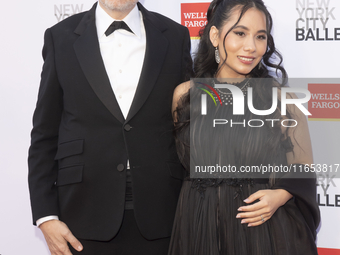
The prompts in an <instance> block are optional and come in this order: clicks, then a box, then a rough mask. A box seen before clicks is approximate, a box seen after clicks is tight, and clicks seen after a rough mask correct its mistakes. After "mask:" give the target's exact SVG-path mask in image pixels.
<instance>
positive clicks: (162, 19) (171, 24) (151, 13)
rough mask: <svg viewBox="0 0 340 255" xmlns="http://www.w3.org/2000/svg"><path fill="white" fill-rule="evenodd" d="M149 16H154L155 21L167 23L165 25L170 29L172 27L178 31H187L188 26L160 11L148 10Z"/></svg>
mask: <svg viewBox="0 0 340 255" xmlns="http://www.w3.org/2000/svg"><path fill="white" fill-rule="evenodd" d="M147 13H148V16H149V17H152V19H153V21H154V22H157V23H160V24H163V25H165V27H167V28H168V29H172V30H175V31H177V32H182V33H183V32H185V31H187V28H186V27H185V26H183V25H181V24H179V23H177V22H176V21H174V20H172V19H170V18H168V17H166V16H164V15H162V14H160V13H158V12H154V11H147Z"/></svg>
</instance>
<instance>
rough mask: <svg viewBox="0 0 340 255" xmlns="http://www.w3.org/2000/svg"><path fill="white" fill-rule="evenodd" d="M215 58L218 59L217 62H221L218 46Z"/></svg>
mask: <svg viewBox="0 0 340 255" xmlns="http://www.w3.org/2000/svg"><path fill="white" fill-rule="evenodd" d="M215 60H216V63H217V64H219V63H220V62H221V58H220V52H219V51H218V48H217V47H215Z"/></svg>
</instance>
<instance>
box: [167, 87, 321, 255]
mask: <svg viewBox="0 0 340 255" xmlns="http://www.w3.org/2000/svg"><path fill="white" fill-rule="evenodd" d="M237 85H238V86H240V85H239V84H237ZM241 86H242V84H241ZM191 90H192V89H191ZM256 93H257V92H256V90H255V92H254V97H256ZM258 93H260V92H258ZM189 101H190V97H189V96H186V97H184V99H183V100H182V102H181V104H180V105H179V108H180V109H181V110H179V111H178V120H179V122H181V123H187V124H184V125H183V126H182V127H181V128H179V129H177V140H178V152H179V156H180V158H181V160H182V163H183V165H184V167H185V168H186V169H187V170H188V171H189V161H190V160H189V158H190V157H189V147H188V144H190V141H189V140H190V139H189V137H190V132H189V125H188V120H189V116H190V113H189V112H190V109H189ZM255 104H257V109H260V107H263V109H268V106H267V105H265V104H264V103H263V100H262V101H260V102H257V103H256V102H255ZM266 107H267V108H266ZM208 108H209V105H208ZM210 109H212V110H214V111H215V110H216V108H214V107H210ZM192 114H193V112H191V115H192ZM222 114H223V116H224V118H225V116H229V118H235V116H232V112H231V111H230V107H229V109H228V107H225V108H223V112H222ZM208 115H209V114H208ZM215 117H216V115H215ZM257 117H258V116H257ZM205 118H206V117H205ZM242 118H244V117H242ZM245 118H248V119H250V118H254V116H253V115H252V114H251V113H250V112H249V110H248V111H247V110H246V115H245ZM258 118H260V117H258ZM236 120H237V117H236ZM190 121H191V123H190V126H191V128H196V126H195V125H201V124H202V122H203V121H204V122H207V119H203V120H202V119H201V118H196V119H195V118H193V117H192V118H191V120H190ZM205 132H206V131H205ZM197 133H199V132H197ZM200 137H201V138H200ZM202 137H207V134H206V133H204V136H203V135H202V136H200V134H197V136H196V137H195V138H194V139H201V141H200V143H201V144H202V146H203V143H204V142H205V140H204V138H202ZM208 137H209V139H208V141H207V142H209V145H210V143H211V142H212V141H213V142H215V144H219V145H220V147H219V150H220V151H221V152H222V153H221V154H222V155H224V157H223V160H224V161H226V162H225V163H229V162H230V161H232V163H233V164H235V165H242V164H248V165H250V164H255V165H256V164H260V163H268V164H276V165H278V164H283V165H287V159H286V152H287V151H291V150H293V146H292V143H291V141H290V138H289V137H288V138H286V139H283V135H282V133H281V130H280V128H277V129H276V130H275V128H270V127H263V128H261V129H255V130H254V131H253V130H251V131H249V130H248V131H247V127H246V128H245V129H241V128H239V129H230V128H223V129H222V128H221V129H215V130H214V134H209V135H208ZM259 141H260V142H259ZM236 143H237V144H241V145H242V144H243V146H236ZM273 144H274V145H273ZM215 147H216V146H215ZM207 148H208V149H207V150H209V148H211V146H210V147H209V146H207ZM190 150H195V148H190ZM249 150H250V151H252V152H254V153H249ZM255 152H259V153H255ZM200 153H201V152H200ZM207 153H208V151H207ZM221 154H220V155H221ZM246 158H247V159H246ZM202 160H203V161H204V160H207V161H209V160H210V159H206V158H205V159H202ZM219 160H221V159H219ZM208 163H209V162H208ZM222 163H223V162H222ZM281 177H282V176H281ZM281 177H280V176H276V177H275V178H274V177H272V176H264V178H261V179H256V178H240V179H236V178H213V179H211V178H210V179H191V178H190V177H189V174H188V177H187V178H186V179H185V180H184V182H183V187H182V190H181V193H180V197H179V201H178V207H177V212H176V216H175V221H174V227H173V233H172V238H171V243H170V249H169V255H220V254H223V255H314V254H317V248H316V245H315V239H316V228H317V226H318V224H319V209H318V206H317V204H316V197H315V196H316V185H315V179H313V178H307V179H289V178H281ZM285 177H287V176H285ZM288 177H289V176H288ZM279 188H282V189H285V190H287V191H288V192H290V193H291V194H292V195H293V196H294V197H293V198H292V199H290V200H289V201H288V202H287V203H286V204H285V205H284V206H282V207H280V208H279V209H278V210H277V211H276V212H275V214H274V215H273V216H272V217H271V219H269V220H267V221H266V222H265V223H264V224H262V225H260V226H256V227H247V224H241V219H237V218H236V215H237V214H238V211H237V209H238V208H239V207H240V206H243V205H246V203H244V202H243V200H244V199H246V198H247V197H248V196H249V195H251V194H253V193H255V192H256V191H258V190H261V189H279Z"/></svg>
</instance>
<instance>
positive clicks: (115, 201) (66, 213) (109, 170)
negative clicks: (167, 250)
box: [28, 3, 191, 241]
mask: <svg viewBox="0 0 340 255" xmlns="http://www.w3.org/2000/svg"><path fill="white" fill-rule="evenodd" d="M96 7H97V3H96V4H95V5H94V6H93V7H92V9H91V10H89V11H87V12H83V13H80V14H75V15H73V16H71V17H69V18H67V19H65V20H63V21H61V22H59V23H58V24H56V25H55V26H53V27H51V28H49V29H47V30H46V32H45V38H44V40H45V41H44V48H43V58H44V66H43V70H42V74H41V83H40V88H39V95H38V101H37V105H36V109H35V112H34V117H33V130H32V133H31V137H32V140H31V146H30V150H29V159H28V163H29V176H28V180H29V189H30V198H31V206H32V214H33V222H34V223H35V222H36V220H37V219H39V218H42V217H45V216H48V215H58V216H59V218H60V219H61V220H62V221H63V222H65V223H66V225H67V226H68V227H69V228H70V230H71V231H72V233H73V234H74V235H75V236H76V237H77V238H81V239H88V240H100V241H107V240H110V239H112V238H113V236H115V235H116V233H117V232H118V230H119V228H120V226H121V223H122V220H123V214H124V207H125V194H126V178H127V171H126V167H127V166H126V162H127V160H128V159H129V162H130V167H131V169H130V171H131V178H132V192H133V203H134V212H135V217H136V221H137V223H138V227H139V229H140V231H141V233H142V234H143V236H144V237H145V238H147V239H149V240H152V239H158V238H162V237H168V236H170V235H171V229H172V224H173V219H174V214H175V210H176V205H177V201H178V195H179V192H180V188H181V184H182V180H181V179H178V178H176V177H173V176H172V175H171V172H176V171H183V168H182V167H181V165H180V163H179V159H178V157H177V154H176V147H175V142H174V138H173V136H172V129H173V121H172V114H171V104H172V95H173V91H174V89H175V87H176V86H177V85H178V84H180V83H182V82H183V81H184V77H185V73H186V70H187V68H188V66H191V64H190V63H191V62H190V60H191V58H190V36H189V31H188V29H187V28H185V27H184V26H181V25H179V24H177V23H176V22H174V21H172V20H170V19H168V18H166V17H164V16H162V15H160V14H157V13H153V12H149V11H148V10H146V9H145V8H144V7H143V6H142V5H141V4H140V3H138V8H139V10H140V11H141V13H142V16H143V22H144V26H145V31H146V41H147V43H146V51H145V58H144V62H143V68H142V72H141V76H140V79H139V83H138V85H137V89H136V93H135V96H134V100H133V102H132V104H131V107H130V111H129V113H128V116H127V118H126V119H125V118H124V116H123V114H122V112H121V110H120V108H119V105H118V102H117V100H116V96H115V94H114V93H113V91H112V87H111V84H110V81H109V78H108V76H107V73H106V71H105V66H104V63H103V59H102V57H101V53H100V47H99V42H98V36H97V32H96V25H95V9H96ZM127 124H128V125H129V126H130V127H131V128H130V129H129V128H126V129H125V126H126V125H127ZM66 145H67V146H66ZM58 147H59V149H58ZM57 151H58V154H57ZM56 156H57V158H58V159H57V160H55V157H56ZM167 162H178V164H177V166H174V165H171V166H168V165H167ZM72 166H82V167H83V168H82V171H81V170H79V169H80V167H77V168H76V170H72ZM69 167H70V168H69ZM169 167H170V168H171V169H170V171H169ZM68 168H69V169H71V170H72V173H70V174H68V173H67V169H68ZM58 175H59V176H60V177H62V179H60V180H59V181H60V182H61V183H62V184H64V185H61V186H57V185H58V181H57V179H58ZM56 183H57V185H55V184H56Z"/></svg>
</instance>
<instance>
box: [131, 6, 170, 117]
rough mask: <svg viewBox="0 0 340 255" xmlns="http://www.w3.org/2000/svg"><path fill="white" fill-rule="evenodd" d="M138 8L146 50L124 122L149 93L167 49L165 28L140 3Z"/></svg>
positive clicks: (160, 68)
mask: <svg viewBox="0 0 340 255" xmlns="http://www.w3.org/2000/svg"><path fill="white" fill-rule="evenodd" d="M138 8H139V10H140V11H141V12H142V15H143V22H144V27H145V32H146V50H145V57H144V62H143V68H142V72H141V76H140V78H139V82H138V86H137V90H136V93H135V96H134V99H133V101H132V104H131V107H130V110H129V113H128V116H127V118H126V122H128V121H129V120H130V119H131V118H132V117H133V116H134V115H135V114H136V113H137V112H138V111H139V109H140V108H141V107H142V106H143V104H144V103H145V101H146V99H147V98H148V96H149V94H150V93H151V91H152V89H153V87H154V85H155V83H156V81H157V79H158V76H159V73H160V71H161V70H162V66H163V62H164V59H165V55H166V53H167V48H168V40H167V39H166V38H165V36H164V35H163V32H164V31H165V30H166V27H165V26H164V25H163V23H162V22H161V21H160V20H159V19H158V18H157V17H156V16H155V15H154V14H152V13H150V12H149V11H147V10H146V9H145V8H144V7H143V6H142V5H141V4H140V3H138Z"/></svg>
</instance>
